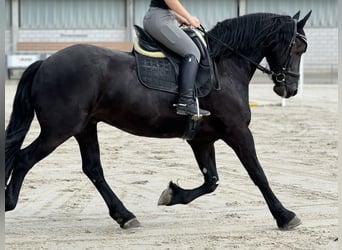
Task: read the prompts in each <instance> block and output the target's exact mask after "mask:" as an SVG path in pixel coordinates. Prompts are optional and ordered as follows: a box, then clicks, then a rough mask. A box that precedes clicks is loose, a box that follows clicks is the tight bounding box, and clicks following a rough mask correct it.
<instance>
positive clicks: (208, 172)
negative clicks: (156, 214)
mask: <svg viewBox="0 0 342 250" xmlns="http://www.w3.org/2000/svg"><path fill="white" fill-rule="evenodd" d="M188 143H189V144H190V146H191V148H192V150H193V152H194V154H195V157H196V160H197V163H198V166H199V167H200V169H201V171H202V173H203V176H204V183H203V184H202V185H201V186H200V187H198V188H195V189H183V188H181V187H179V186H178V185H176V184H175V183H173V182H170V184H169V186H168V188H167V189H166V190H164V192H163V193H162V194H161V196H160V198H159V201H158V205H167V206H170V205H175V204H187V203H189V202H191V201H193V200H194V199H196V198H198V197H200V196H202V195H204V194H207V193H211V192H213V191H214V190H215V189H216V187H217V185H218V180H219V179H218V175H217V171H216V162H215V149H214V145H213V142H196V141H189V142H188Z"/></svg>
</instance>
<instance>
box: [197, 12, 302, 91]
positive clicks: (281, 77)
mask: <svg viewBox="0 0 342 250" xmlns="http://www.w3.org/2000/svg"><path fill="white" fill-rule="evenodd" d="M292 20H293V35H292V38H291V41H290V44H289V46H288V57H287V60H286V62H285V63H284V66H283V67H282V68H281V70H280V72H274V71H272V70H270V69H267V68H265V67H264V66H262V65H260V64H259V63H256V62H254V61H253V60H252V59H250V58H249V57H246V56H245V55H243V54H241V53H240V52H238V51H236V50H235V49H233V48H232V47H230V46H229V45H228V44H226V43H224V42H222V41H221V40H219V39H217V38H216V37H214V36H213V35H211V34H209V33H207V32H206V31H205V29H204V27H203V26H202V25H200V27H199V28H198V29H199V30H200V31H201V32H203V33H204V34H205V35H206V36H205V37H206V39H207V38H208V37H210V38H212V39H213V40H215V41H216V42H218V43H220V44H221V45H223V46H224V47H226V48H227V49H229V50H230V51H231V52H233V53H235V54H236V55H238V56H240V57H241V58H243V59H244V60H246V61H248V62H249V63H251V64H253V65H254V66H256V68H257V69H259V70H260V71H262V72H263V73H265V74H267V75H269V76H270V77H271V78H272V79H274V80H275V84H276V85H281V86H286V85H287V84H286V81H285V79H286V76H287V75H288V76H291V77H293V78H296V79H299V77H300V75H299V74H298V73H296V72H293V71H290V70H289V69H288V68H289V64H290V61H291V57H292V48H293V46H294V45H295V44H296V38H298V39H300V40H301V41H302V42H304V43H305V50H304V52H305V51H306V48H307V39H306V37H305V36H304V35H302V34H300V33H298V31H297V22H298V21H297V20H296V19H292ZM207 44H209V42H208V41H207Z"/></svg>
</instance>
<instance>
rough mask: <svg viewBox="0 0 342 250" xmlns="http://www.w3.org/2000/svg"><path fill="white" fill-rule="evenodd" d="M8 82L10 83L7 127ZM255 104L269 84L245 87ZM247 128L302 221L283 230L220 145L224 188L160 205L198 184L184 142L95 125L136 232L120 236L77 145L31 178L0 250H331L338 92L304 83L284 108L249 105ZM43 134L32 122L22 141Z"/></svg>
mask: <svg viewBox="0 0 342 250" xmlns="http://www.w3.org/2000/svg"><path fill="white" fill-rule="evenodd" d="M15 89H16V85H15V84H14V83H7V84H6V124H7V122H8V118H9V115H10V111H11V104H12V100H13V95H14V92H15ZM250 95H251V100H252V101H256V102H258V103H259V104H265V103H278V102H280V100H279V98H278V97H277V96H276V95H275V94H274V93H273V92H272V84H271V83H270V84H255V85H253V84H252V85H251V86H250ZM250 127H251V130H252V132H253V134H254V138H255V142H256V148H257V152H258V156H259V160H260V162H261V164H262V165H263V168H264V171H265V173H266V175H267V177H268V179H269V182H270V184H271V187H272V188H273V191H274V192H275V193H276V194H277V196H278V198H279V199H280V200H281V201H282V203H283V204H284V206H286V207H287V208H289V209H291V210H293V211H295V212H296V213H297V215H298V216H299V217H300V218H301V220H302V222H303V224H302V225H301V226H299V227H298V228H297V229H295V230H292V231H279V230H278V229H277V227H276V224H275V221H274V220H273V218H272V216H271V214H270V212H269V210H268V208H267V206H266V204H265V201H264V199H263V197H262V195H261V193H260V192H259V190H258V189H257V188H256V187H255V186H254V185H253V183H252V181H251V180H250V178H249V177H248V176H247V173H246V171H245V170H244V168H243V167H242V165H241V163H240V162H239V161H238V159H237V157H236V156H235V154H234V152H233V151H232V150H231V149H230V148H229V147H228V146H226V145H225V144H224V143H223V142H221V141H218V142H217V143H216V144H215V146H216V155H217V167H218V173H219V176H220V185H219V187H218V188H217V190H216V191H215V192H214V193H213V194H210V195H205V196H203V197H200V198H199V199H197V200H195V201H193V202H192V203H191V204H189V205H185V206H184V205H177V206H172V207H163V206H162V207H161V206H157V201H158V198H159V195H160V193H161V192H162V191H163V190H164V188H165V187H166V185H167V184H168V182H169V181H170V180H174V181H177V182H178V183H179V184H180V185H181V186H182V187H185V188H194V187H196V186H199V185H200V184H201V182H202V175H201V173H200V171H199V169H198V167H197V165H196V163H195V160H194V157H193V155H192V151H191V149H190V147H189V146H188V145H187V143H186V142H185V141H182V140H181V139H163V140H161V139H151V138H143V137H136V136H133V135H129V134H127V133H125V132H122V131H120V130H118V129H116V128H113V127H110V126H108V125H105V124H100V125H99V140H100V143H101V157H102V164H103V167H104V171H105V176H106V178H107V181H108V182H109V184H110V185H111V187H112V188H113V189H114V191H115V192H116V194H117V195H118V196H119V197H120V198H121V200H122V201H123V202H124V203H125V205H126V206H127V207H128V209H130V210H131V211H132V212H134V213H135V215H136V216H137V218H138V219H139V221H140V222H141V223H142V227H140V228H137V229H129V230H122V229H120V228H119V226H118V225H117V224H116V223H115V222H114V221H113V220H112V219H111V218H110V217H109V215H108V211H107V208H106V206H105V203H104V202H103V200H102V198H101V197H100V195H99V194H98V193H97V191H96V189H95V188H94V187H93V185H92V184H91V183H90V181H89V180H88V179H87V177H86V176H85V175H84V174H83V173H82V171H81V158H80V154H79V150H78V145H77V143H76V141H75V140H74V139H70V140H68V141H67V142H66V143H64V144H63V145H61V146H60V147H59V148H58V149H57V150H56V151H55V152H53V153H52V154H51V155H50V156H48V157H47V158H45V159H44V160H43V161H41V162H40V163H38V164H37V165H36V166H35V167H34V168H33V169H32V170H31V172H29V174H28V175H27V177H26V179H25V182H24V185H23V188H22V191H21V195H20V200H19V203H18V205H17V208H16V209H15V210H14V211H12V212H8V213H6V217H5V219H6V222H5V226H6V249H20V250H22V249H196V250H197V249H315V250H317V249H337V242H336V241H335V240H336V238H337V230H338V228H337V225H338V191H337V171H338V170H337V85H305V87H304V92H303V95H302V96H301V97H300V96H298V97H295V98H293V99H290V100H287V101H286V106H285V107H278V106H273V107H271V106H266V107H252V123H251V126H250ZM38 132H39V127H38V126H37V123H36V122H34V123H33V125H32V127H31V130H30V132H29V134H28V136H27V140H26V141H25V145H27V144H28V143H29V142H30V141H32V140H33V139H34V138H35V136H36V135H37V133H38Z"/></svg>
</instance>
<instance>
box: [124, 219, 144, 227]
mask: <svg viewBox="0 0 342 250" xmlns="http://www.w3.org/2000/svg"><path fill="white" fill-rule="evenodd" d="M140 226H141V224H140V222H139V221H138V220H137V218H135V217H134V218H133V219H130V220H129V221H127V222H126V223H124V224H123V225H121V228H123V229H129V228H136V227H140Z"/></svg>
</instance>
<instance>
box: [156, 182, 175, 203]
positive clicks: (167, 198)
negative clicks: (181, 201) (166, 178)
mask: <svg viewBox="0 0 342 250" xmlns="http://www.w3.org/2000/svg"><path fill="white" fill-rule="evenodd" d="M171 199H172V189H171V188H170V187H168V188H167V189H165V190H164V191H163V192H162V194H161V195H160V197H159V200H158V206H162V205H169V204H170V203H171Z"/></svg>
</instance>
